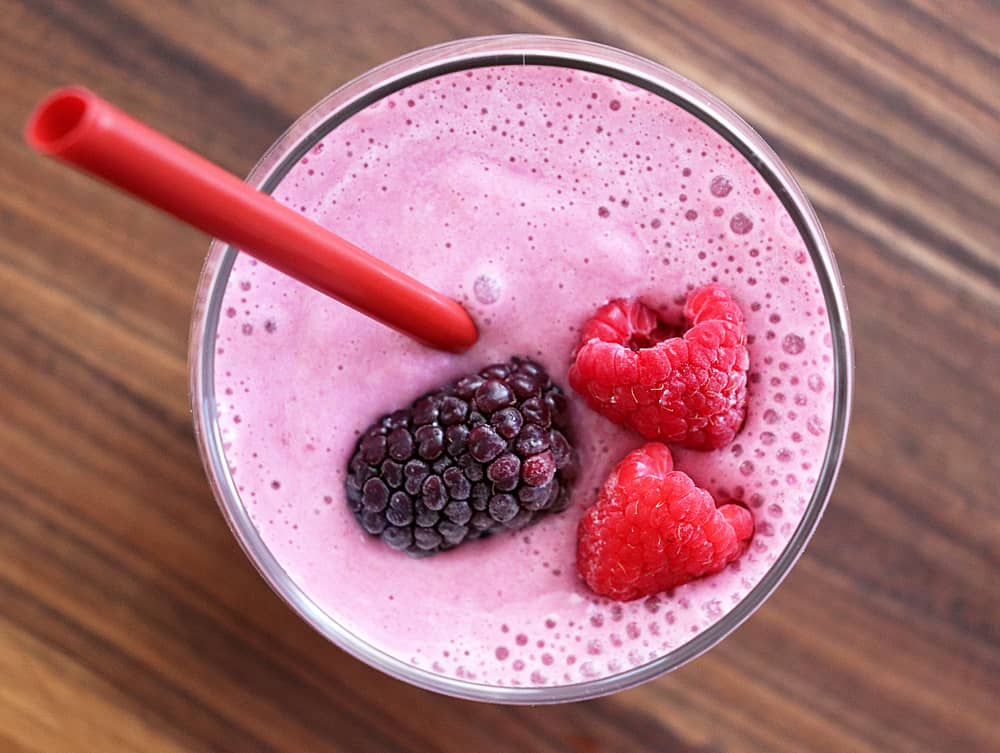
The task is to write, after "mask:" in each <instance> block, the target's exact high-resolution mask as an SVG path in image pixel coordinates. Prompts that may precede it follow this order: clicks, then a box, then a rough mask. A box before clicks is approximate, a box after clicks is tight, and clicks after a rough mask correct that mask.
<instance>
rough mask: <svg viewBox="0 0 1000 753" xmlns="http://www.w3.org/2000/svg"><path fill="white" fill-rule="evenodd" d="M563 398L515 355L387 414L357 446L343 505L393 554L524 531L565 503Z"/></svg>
mask: <svg viewBox="0 0 1000 753" xmlns="http://www.w3.org/2000/svg"><path fill="white" fill-rule="evenodd" d="M567 429H568V413H567V403H566V397H565V395H564V394H563V392H562V390H561V389H560V388H559V386H558V385H556V384H555V383H553V382H552V381H551V379H549V375H548V374H547V373H546V371H545V369H544V368H543V367H542V366H540V365H539V364H537V363H535V362H534V361H530V360H527V359H523V358H516V357H515V358H511V360H510V361H509V362H508V363H500V364H494V365H492V366H488V367H486V368H485V369H482V370H481V371H479V372H478V373H476V374H471V375H469V376H466V377H463V378H461V379H459V380H458V381H456V382H453V383H451V384H448V385H446V386H444V387H442V388H440V389H438V390H437V391H435V392H432V393H430V394H427V395H424V396H423V397H421V398H419V399H418V400H416V401H414V402H413V404H411V405H410V406H409V407H408V408H404V409H401V410H397V411H395V412H394V413H390V414H388V415H386V416H383V417H382V418H380V419H379V420H378V421H376V422H375V423H374V424H372V425H371V426H370V427H369V428H368V429H367V430H366V431H365V432H364V433H363V434H362V435H361V437H360V438H359V439H358V443H357V446H356V448H355V450H354V454H353V455H352V456H351V459H350V462H349V464H348V469H347V481H346V487H347V504H348V506H349V507H350V509H351V511H352V512H353V513H354V515H355V517H356V518H357V520H358V523H359V524H360V525H361V527H362V528H363V529H364V530H365V531H366V532H367V533H369V534H371V535H372V536H380V537H381V538H382V540H383V541H384V542H385V543H386V544H388V545H389V546H390V547H392V548H393V549H399V550H403V551H405V552H407V553H408V554H411V555H414V556H424V555H428V554H433V553H435V552H438V551H444V550H446V549H453V548H454V547H456V546H458V545H459V544H461V543H463V542H464V541H469V540H472V539H477V538H479V537H481V536H485V535H488V534H490V533H493V532H494V531H498V530H503V529H516V528H523V527H524V526H527V525H530V524H531V523H533V522H535V521H536V520H537V519H538V518H539V517H540V516H542V515H544V514H546V513H549V512H559V511H561V510H563V509H565V508H566V506H567V504H568V503H569V488H570V485H571V483H572V481H573V479H574V477H575V476H576V458H575V455H574V452H573V447H572V445H571V444H570V441H569V439H568V437H567V434H568V432H567Z"/></svg>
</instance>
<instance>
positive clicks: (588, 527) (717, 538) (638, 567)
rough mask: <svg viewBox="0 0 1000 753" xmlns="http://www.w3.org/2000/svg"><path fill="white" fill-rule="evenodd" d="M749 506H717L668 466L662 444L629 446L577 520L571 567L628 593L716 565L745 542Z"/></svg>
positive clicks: (611, 592) (667, 585)
mask: <svg viewBox="0 0 1000 753" xmlns="http://www.w3.org/2000/svg"><path fill="white" fill-rule="evenodd" d="M753 527H754V526H753V517H752V516H751V514H750V512H749V510H747V509H746V508H745V507H740V506H739V505H735V504H727V505H722V507H719V508H716V506H715V501H714V500H713V499H712V495H711V494H709V493H708V492H707V491H705V490H704V489H700V488H698V487H697V486H695V485H694V482H693V481H691V479H690V478H689V477H688V476H687V474H685V473H682V472H680V471H675V470H673V459H672V458H671V455H670V450H669V449H668V448H667V446H666V445H664V444H661V443H659V442H650V443H648V444H646V445H644V446H643V447H640V448H639V449H637V450H633V451H632V452H630V453H629V454H628V455H626V456H625V458H624V459H623V460H622V461H621V462H620V463H619V464H618V465H617V466H616V467H615V469H614V470H613V471H612V472H611V475H610V476H608V478H607V480H606V481H605V482H604V486H603V487H602V488H601V491H600V494H599V495H598V498H597V503H596V504H594V505H593V506H591V507H590V508H589V509H588V510H587V512H586V513H584V516H583V518H582V519H581V521H580V526H579V529H578V532H577V568H578V570H579V572H580V575H581V576H582V577H583V579H584V581H585V582H586V583H587V585H588V586H590V588H591V590H592V591H594V593H596V594H598V595H600V596H607V597H609V598H612V599H617V600H618V601H631V600H632V599H638V598H641V597H643V596H651V595H652V594H655V593H659V592H660V591H666V590H668V589H671V588H674V587H675V586H679V585H681V584H683V583H687V582H688V581H691V580H694V579H696V578H700V577H702V576H705V575H710V574H712V573H717V572H719V571H720V570H722V569H723V568H724V567H726V565H728V564H729V563H730V562H732V561H733V560H735V559H736V558H738V557H739V556H740V555H741V554H743V552H744V551H745V550H746V548H747V546H748V545H749V543H750V537H751V536H752V535H753Z"/></svg>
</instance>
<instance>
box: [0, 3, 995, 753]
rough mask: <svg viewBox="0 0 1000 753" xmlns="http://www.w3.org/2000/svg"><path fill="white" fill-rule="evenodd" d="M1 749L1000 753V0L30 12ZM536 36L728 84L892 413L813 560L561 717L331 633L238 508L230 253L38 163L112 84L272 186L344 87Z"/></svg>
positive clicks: (855, 437) (878, 403) (0, 543)
mask: <svg viewBox="0 0 1000 753" xmlns="http://www.w3.org/2000/svg"><path fill="white" fill-rule="evenodd" d="M0 18H3V19H4V23H3V24H0V87H2V91H3V92H4V96H3V98H2V99H0V165H2V169H0V227H2V232H0V293H2V294H0V750H3V751H11V752H12V753H22V752H23V753H54V752H55V751H59V752H60V753H62V752H64V751H66V752H68V751H103V750H114V751H133V750H134V751H146V752H153V751H156V752H158V751H164V752H174V751H233V752H234V753H236V752H238V753H254V752H256V751H268V752H272V751H282V752H283V753H319V752H320V751H345V752H346V751H396V750H398V751H417V750H419V751H483V752H484V753H485V752H486V751H491V752H492V751H504V752H505V751H529V752H531V753H535V752H537V753H544V752H547V751H567V750H572V751H580V752H581V753H606V752H611V751H622V752H624V751H640V750H670V751H691V752H698V753H708V752H709V751H713V752H717V753H736V752H738V751H757V752H760V751H767V752H769V753H770V752H774V753H780V752H783V751H789V752H790V753H791V752H792V751H795V752H799V751H803V750H809V751H830V752H831V753H834V752H835V753H846V752H850V753H869V752H870V753H885V752H886V751H900V752H904V751H905V753H924V752H926V753H940V752H941V751H949V752H955V753H995V752H996V751H1000V722H998V719H997V713H996V709H997V707H998V704H1000V587H998V585H997V584H998V581H1000V512H998V510H1000V506H998V503H997V497H996V492H997V488H998V484H1000V474H998V470H997V468H998V463H997V461H996V460H995V455H996V453H997V451H998V450H1000V441H998V440H1000V434H998V428H997V427H998V421H1000V409H998V405H1000V222H998V216H1000V202H998V188H997V186H998V185H1000V117H998V106H1000V9H998V6H997V5H996V4H995V3H993V2H989V1H988V0H983V1H981V2H975V1H973V0H961V1H959V0H956V1H954V2H950V1H947V0H864V1H862V0H852V1H851V2H846V1H840V0H816V1H815V2H794V1H792V0H787V1H785V2H756V1H755V0H728V1H726V2H722V1H721V0H720V2H712V3H704V2H695V1H694V0H691V1H690V2H685V1H684V0H678V1H676V2H657V1H656V0H617V1H615V0H586V1H585V0H537V1H535V2H529V0H511V1H510V2H505V3H487V2H463V1H462V0H417V1H415V2H414V1H404V0H379V1H377V2H371V1H370V0H369V1H368V2H361V0H348V1H346V2H340V3H337V4H329V5H326V4H323V3H299V2H294V0H271V2H252V1H251V0H228V1H227V2H220V3H192V2H185V1H184V0H174V1H173V2H169V3H148V2H145V0H91V1H89V2H86V3H84V2H77V3H73V2H59V1H57V0H23V1H22V2H16V1H14V0H0ZM508 31H535V32H542V33H552V34H565V35H572V36H580V37H585V38H590V39H594V40H596V41H601V42H607V43H610V44H613V45H616V46H620V47H623V48H626V49H630V50H633V51H635V52H638V53H640V54H644V55H646V56H649V57H651V58H654V59H656V60H660V61H662V62H664V63H666V64H667V65H669V66H671V67H673V68H675V69H676V70H678V71H679V72H680V73H682V74H684V75H686V76H688V77H690V78H692V79H693V80H695V81H696V82H698V83H700V84H702V85H704V86H705V87H707V88H708V89H710V90H712V91H713V92H715V93H717V94H718V95H719V96H721V97H722V98H723V99H725V100H726V101H728V102H729V103H730V104H731V105H732V106H733V107H734V108H735V109H736V110H737V111H738V112H740V113H741V114H742V115H743V116H744V117H746V118H747V119H748V120H749V121H750V122H751V123H752V124H753V125H754V126H755V127H756V128H757V129H758V130H760V131H761V133H762V134H763V135H764V137H765V138H766V139H767V140H768V141H769V142H770V143H771V144H772V145H773V146H774V147H775V149H776V150H777V151H778V152H779V154H781V156H782V157H783V158H784V159H785V161H786V162H787V163H788V164H789V166H790V167H791V168H792V170H793V171H794V172H795V173H796V175H797V176H798V177H799V178H800V180H801V182H802V183H803V185H804V187H805V189H806V191H807V193H808V194H809V195H810V196H811V198H812V199H813V201H814V203H815V205H816V207H817V210H818V211H819V213H820V215H821V219H822V222H823V224H824V226H825V228H826V230H827V232H828V234H829V236H830V240H831V242H832V245H833V246H834V248H835V250H836V253H837V256H838V259H839V262H840V267H841V271H842V273H843V276H844V279H845V282H846V286H847V291H848V298H849V303H850V306H851V311H852V316H853V324H854V332H855V340H856V349H857V383H858V390H857V399H856V403H855V409H854V420H853V423H852V428H851V435H850V440H849V446H848V451H847V456H846V461H845V465H844V469H843V471H842V475H841V479H840V481H839V483H838V486H837V489H836V492H835V494H834V497H833V500H832V502H831V505H830V508H829V511H828V513H827V515H826V517H825V519H824V521H823V524H822V525H821V526H820V529H819V531H818V533H817V535H816V537H815V539H814V541H813V543H812V544H811V545H810V548H809V551H808V552H807V554H806V556H805V557H804V558H803V560H802V561H801V562H800V563H799V565H798V566H797V567H796V569H795V570H794V571H793V573H792V574H791V575H790V577H789V578H788V580H787V581H786V582H785V584H784V585H783V586H782V587H781V589H780V590H779V591H778V592H777V593H776V595H775V596H774V597H772V599H771V600H770V601H769V602H768V604H767V605H766V606H765V607H764V608H763V609H762V610H760V611H759V612H758V613H757V614H756V615H755V616H754V617H753V618H751V619H750V621H749V622H748V623H747V624H746V625H745V626H744V627H742V628H741V629H740V630H739V631H738V632H737V633H736V634H735V635H733V636H732V637H730V638H728V639H727V640H726V641H725V642H724V643H722V644H721V645H720V646H719V647H717V648H716V649H714V650H713V651H712V652H710V653H709V654H708V655H706V656H705V657H703V658H701V659H699V660H698V661H696V662H694V663H692V664H690V665H688V666H686V667H684V668H683V669H681V670H679V671H678V672H676V673H674V674H672V675H670V676H667V677H664V678H662V679H660V680H658V681H655V682H652V683H649V684H647V685H645V686H643V687H641V688H639V689H636V690H632V691H629V692H626V693H621V694H619V695H616V696H613V697H610V698H605V699H601V700H597V701H592V702H587V703H581V704H571V705H565V706H560V707H548V708H534V709H532V708H505V707H498V706H489V705H483V704H473V703H466V702H461V701H455V700H450V699H446V698H443V697H438V696H435V695H433V694H430V693H426V692H423V691H420V690H416V689H414V688H411V687H408V686H406V685H404V684H401V683H398V682H396V681H394V680H391V679H389V678H387V677H384V676H383V675H381V674H379V673H377V672H375V671H373V670H370V669H368V668H367V667H366V666H364V665H362V664H360V663H359V662H357V661H355V660H353V659H351V658H349V657H347V656H346V655H345V654H343V653H342V652H340V651H338V650H336V649H334V648H332V647H330V646H329V645H328V644H326V643H325V642H324V640H323V639H321V638H320V637H319V636H318V635H316V634H315V633H313V632H312V631H311V630H310V629H309V628H307V627H306V626H305V625H304V624H303V623H302V622H301V621H299V620H298V618H296V617H295V616H294V615H293V614H292V613H291V611H290V610H289V609H287V608H286V607H285V606H284V605H283V604H282V603H281V602H280V601H279V600H278V599H277V598H276V597H275V596H274V595H273V594H272V593H271V592H270V591H269V590H268V589H267V587H266V586H265V585H264V584H263V582H262V581H261V580H260V579H259V577H258V576H257V575H256V573H255V572H254V571H253V569H252V567H251V566H250V564H249V563H248V562H247V561H246V559H245V558H244V557H243V555H242V553H241V552H240V551H239V549H238V547H237V545H236V544H235V542H234V541H233V539H232V537H231V536H230V534H229V532H228V530H227V529H226V526H225V524H224V522H223V520H222V518H221V516H220V515H219V514H218V512H217V509H216V507H215V504H214V502H213V501H212V498H211V494H210V492H209V489H208V487H207V484H206V483H205V481H204V477H203V474H202V471H201V467H200V464H199V461H198V456H197V452H196V449H195V445H194V441H193V438H192V434H191V429H190V417H189V413H188V405H187V371H186V365H185V354H186V337H187V326H188V325H187V322H188V317H189V313H190V306H191V298H192V294H193V291H194V286H195V282H196V279H197V275H198V272H199V268H200V264H201V261H202V259H203V256H204V252H205V249H206V244H207V240H206V239H205V238H204V237H201V236H199V235H198V234H197V233H195V232H194V231H190V230H187V229H186V228H183V227H180V226H178V225H176V224H175V223H173V222H171V221H169V220H168V219H166V218H165V217H163V216H161V215H159V214H157V213H156V212H154V211H152V210H149V209H147V208H144V207H141V206H138V205H137V204H135V203H133V202H132V201H130V200H128V199H126V198H124V197H122V196H119V195H117V194H115V193H113V192H111V191H109V190H107V189H105V188H103V187H101V186H99V185H97V184H96V183H93V182H91V181H89V180H88V179H85V178H83V177H80V176H78V175H75V174H72V173H70V172H69V171H66V170H65V169H63V168H61V167H59V166H57V165H55V164H52V163H50V162H46V161H43V160H40V159H38V158H36V157H35V156H33V155H32V154H30V153H29V152H28V151H27V149H26V148H25V147H24V146H23V145H22V143H21V140H20V136H19V131H20V127H21V123H22V122H23V119H24V117H25V116H26V114H27V112H28V110H29V109H30V107H31V105H32V104H33V102H34V101H35V100H36V99H38V98H39V97H40V96H41V95H42V94H43V93H44V92H45V91H46V90H47V89H49V88H51V87H53V86H55V85H57V84H60V83H64V82H67V81H79V82H82V83H84V84H87V85H90V86H92V87H93V88H95V89H97V90H99V91H100V92H102V93H103V94H105V95H106V96H108V97H109V98H110V99H112V100H113V101H115V102H117V103H119V104H121V105H122V106H123V107H124V108H126V109H128V110H130V111H134V112H135V113H137V114H138V115H139V116H140V117H142V118H144V119H148V120H149V121H151V122H153V123H156V124H158V125H159V126H160V127H161V128H163V129H164V130H166V131H167V132H168V133H170V134H172V135H173V136H175V137H176V138H178V139H179V140H181V141H182V142H185V143H187V144H189V145H191V146H192V147H194V148H195V149H197V150H199V151H201V152H203V153H205V154H208V155H210V156H211V157H212V158H214V159H215V160H216V161H218V162H219V163H221V164H222V165H224V166H225V167H227V168H229V169H231V170H234V171H236V172H237V173H241V174H245V173H246V172H248V170H249V169H250V167H251V166H252V163H253V162H254V160H255V159H256V157H257V155H259V154H260V153H261V152H262V151H263V150H264V148H265V147H266V146H267V145H268V144H269V143H270V142H271V141H272V140H274V139H275V138H276V137H277V136H278V135H279V134H280V132H281V131H282V130H283V129H284V128H285V127H286V126H287V125H288V124H289V123H290V122H291V121H292V120H293V119H294V117H295V116H296V114H297V113H299V112H301V111H302V110H304V109H305V108H306V107H308V106H309V105H311V104H312V103H313V102H314V101H315V100H317V99H319V98H320V97H321V96H322V95H323V94H325V93H326V92H327V91H329V90H330V89H332V88H334V87H335V86H337V85H339V84H340V83H342V82H344V81H346V80H348V79H349V78H351V77H353V76H355V75H357V74H359V73H361V72H362V71H364V70H366V69H367V68H369V67H371V66H373V65H375V64H377V63H380V62H382V61H384V60H387V59H389V58H391V57H394V56H396V55H398V54H400V53H403V52H405V51H408V50H411V49H414V48H417V47H421V46H424V45H427V44H431V43H434V42H439V41H444V40H446V39H450V38H455V37H460V36H470V35H477V34H487V33H498V32H508Z"/></svg>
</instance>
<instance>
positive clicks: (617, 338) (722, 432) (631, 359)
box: [569, 285, 750, 450]
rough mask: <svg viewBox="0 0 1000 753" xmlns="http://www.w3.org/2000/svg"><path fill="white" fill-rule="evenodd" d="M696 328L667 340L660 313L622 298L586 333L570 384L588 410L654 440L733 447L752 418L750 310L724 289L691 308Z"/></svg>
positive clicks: (703, 292)
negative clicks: (745, 315) (747, 326)
mask: <svg viewBox="0 0 1000 753" xmlns="http://www.w3.org/2000/svg"><path fill="white" fill-rule="evenodd" d="M684 318H685V320H686V321H687V322H690V324H691V328H690V329H689V330H687V332H685V333H684V335H683V336H682V337H667V336H666V332H665V330H666V328H665V326H664V325H663V324H662V323H661V322H660V320H659V318H658V316H657V314H656V312H655V311H653V309H651V308H649V307H648V306H645V305H644V304H642V303H640V302H639V301H637V300H624V299H617V300H614V301H611V302H610V303H608V304H607V305H605V306H602V307H601V308H600V309H598V310H597V313H596V314H595V315H594V316H593V318H592V319H590V321H588V322H587V323H586V325H585V326H584V328H583V334H582V335H581V337H580V346H579V348H578V349H577V352H576V357H575V359H574V361H573V365H572V366H571V367H570V370H569V383H570V384H571V385H572V386H573V389H575V390H576V391H577V392H579V393H580V394H581V395H582V396H583V397H584V399H585V400H586V401H587V404H588V405H589V406H590V407H591V408H593V409H594V410H596V411H597V412H598V413H601V414H603V415H604V416H605V417H607V418H609V419H610V420H612V421H614V422H615V423H616V424H622V425H624V426H627V427H629V428H630V429H633V430H635V431H637V432H639V433H640V434H641V435H642V436H643V437H645V438H646V439H658V440H660V441H663V442H674V443H677V444H680V445H683V446H684V447H691V448H693V449H696V450H715V449H718V448H720V447H724V446H725V445H727V444H729V443H730V442H731V441H732V440H733V437H735V436H736V432H737V431H739V428H740V426H742V425H743V419H744V418H745V417H746V404H747V369H748V368H749V366H750V356H749V354H748V352H747V344H746V343H747V337H746V329H745V328H744V326H743V312H742V311H740V308H739V306H737V305H736V302H735V301H733V299H732V297H731V296H730V295H729V292H728V291H727V290H725V289H724V288H722V287H721V286H719V285H706V286H705V287H703V288H701V289H699V290H697V291H695V292H694V293H692V294H691V296H690V297H689V298H688V300H687V305H686V306H685V307H684Z"/></svg>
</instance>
